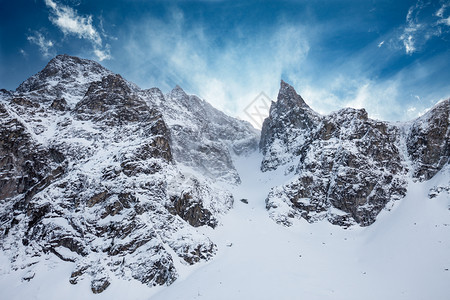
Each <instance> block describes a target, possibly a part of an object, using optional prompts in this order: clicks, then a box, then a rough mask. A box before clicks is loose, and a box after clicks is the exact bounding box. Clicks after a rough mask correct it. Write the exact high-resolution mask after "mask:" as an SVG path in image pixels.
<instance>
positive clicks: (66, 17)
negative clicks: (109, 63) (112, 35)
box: [45, 0, 111, 61]
mask: <svg viewBox="0 0 450 300" xmlns="http://www.w3.org/2000/svg"><path fill="white" fill-rule="evenodd" d="M45 4H46V6H47V7H48V8H50V11H51V15H50V17H49V18H50V21H51V22H52V23H53V24H54V25H55V26H57V27H58V28H59V29H60V30H61V31H62V32H63V33H64V35H75V36H77V37H78V38H80V39H86V40H88V41H89V42H90V43H91V44H92V46H93V48H94V54H95V55H96V56H97V58H98V59H99V60H100V61H103V60H105V59H110V58H111V55H110V51H109V47H108V45H106V46H105V47H103V41H102V38H101V36H100V34H99V32H98V31H97V29H96V28H95V27H94V25H93V24H92V16H91V15H88V16H79V15H78V12H77V11H76V10H74V9H73V8H71V7H69V6H66V5H62V4H58V3H56V2H55V1H53V0H45Z"/></svg>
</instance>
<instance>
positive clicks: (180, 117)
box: [0, 55, 449, 293]
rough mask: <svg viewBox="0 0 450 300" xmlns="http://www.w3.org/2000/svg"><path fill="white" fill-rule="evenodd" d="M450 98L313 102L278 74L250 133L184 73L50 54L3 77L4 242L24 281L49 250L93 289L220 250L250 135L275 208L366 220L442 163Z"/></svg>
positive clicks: (167, 276) (149, 280) (276, 215)
mask: <svg viewBox="0 0 450 300" xmlns="http://www.w3.org/2000/svg"><path fill="white" fill-rule="evenodd" d="M448 110H449V100H445V101H442V102H440V103H439V104H438V105H436V106H435V107H434V108H433V109H431V110H430V111H429V112H428V113H427V114H425V115H424V116H422V117H421V118H418V119H416V120H413V121H411V122H408V123H405V124H404V125H403V126H399V125H398V124H397V125H395V124H392V123H389V122H383V121H378V120H372V119H370V118H368V116H367V112H366V111H365V110H364V109H359V110H358V109H352V108H344V109H342V110H339V111H337V112H333V113H331V114H329V115H327V116H322V115H320V114H318V113H316V112H314V111H313V110H312V109H311V108H310V107H309V106H308V105H307V103H306V102H305V101H304V100H303V98H302V97H301V96H300V95H299V94H297V92H296V91H295V89H294V88H293V87H292V86H290V85H289V84H287V83H286V82H284V81H281V83H280V93H279V101H277V102H273V103H272V105H271V108H270V115H269V117H268V118H267V119H266V120H265V121H264V124H263V129H262V131H261V132H258V131H257V130H255V129H254V128H253V127H252V126H251V125H250V123H248V122H244V121H240V120H237V119H234V118H232V117H229V116H227V115H226V114H224V113H223V112H221V111H219V110H217V109H215V108H214V107H212V106H211V104H209V103H208V102H207V101H205V100H202V99H200V98H199V97H197V96H194V95H188V94H186V93H185V92H184V91H183V90H182V89H181V87H179V86H176V87H175V88H174V89H173V90H172V91H170V92H169V93H167V94H164V93H163V92H162V91H161V90H160V89H158V88H151V89H140V88H139V87H138V86H136V85H135V84H133V83H131V82H128V81H127V80H126V79H124V78H123V77H122V76H121V75H118V74H114V73H113V72H111V71H109V70H107V69H105V68H104V67H102V66H101V65H100V64H98V63H96V62H92V61H89V60H85V59H80V58H77V57H72V56H68V55H58V56H57V57H55V58H54V59H52V60H51V61H50V62H49V63H48V65H47V66H46V67H45V68H44V69H43V70H42V71H41V72H38V73H37V74H35V75H33V76H31V77H30V78H29V79H27V80H25V81H24V82H23V83H22V84H21V85H20V86H19V87H18V88H17V90H16V91H6V90H1V91H0V115H1V117H2V118H1V121H0V124H1V128H0V130H1V131H0V142H1V143H0V191H1V192H0V203H1V206H2V208H1V209H0V222H1V224H2V229H3V230H2V232H0V248H1V249H2V251H3V252H4V254H5V255H6V256H7V257H8V260H9V261H10V262H9V267H10V269H11V270H13V271H18V270H26V272H25V275H24V276H23V278H22V280H23V281H29V280H32V278H33V277H34V275H35V272H37V271H36V270H37V269H38V268H37V267H36V266H38V265H39V264H43V263H44V264H45V261H46V260H47V259H49V257H54V256H56V257H57V258H58V259H60V260H62V261H66V262H69V263H71V264H73V269H72V272H71V275H70V278H68V281H70V283H72V284H78V283H79V282H81V281H83V280H86V281H89V282H90V285H91V290H92V292H94V293H101V292H103V291H104V290H106V289H107V288H108V287H109V286H110V284H112V283H113V282H114V279H115V278H120V279H124V280H136V281H138V282H141V283H143V284H147V285H149V286H155V285H169V284H171V283H173V282H174V281H175V280H176V279H177V278H178V277H179V269H180V266H189V265H194V264H198V263H199V262H204V261H208V260H211V259H212V258H213V257H214V256H215V255H216V253H217V252H218V251H219V249H218V247H219V246H218V245H217V244H216V243H215V241H214V240H213V239H212V238H211V236H210V231H208V230H209V229H208V230H203V229H202V228H206V227H208V228H211V229H213V228H217V226H220V223H221V218H222V216H223V215H224V214H227V213H228V212H229V211H230V210H231V209H232V208H233V207H234V206H235V202H236V200H237V199H238V198H236V195H240V194H237V193H236V192H235V191H236V190H238V189H242V187H241V174H240V173H239V172H238V168H237V166H236V161H237V160H238V161H240V162H241V163H242V161H245V158H246V157H248V156H252V155H253V156H254V155H255V153H256V152H257V151H258V149H259V150H260V151H261V153H262V159H261V168H260V169H261V170H262V171H263V172H264V173H267V174H268V175H267V178H270V176H272V175H271V174H274V175H273V176H276V177H277V178H276V180H275V181H276V182H277V184H275V183H274V181H267V182H264V183H261V184H264V185H265V187H264V189H266V188H267V189H269V188H270V189H269V193H268V195H267V197H266V199H265V201H266V204H265V206H266V209H267V212H268V216H270V217H271V218H272V219H273V220H274V221H276V222H278V223H281V224H284V225H287V226H290V225H292V224H293V223H294V221H295V220H306V221H308V222H311V223H312V222H316V221H320V220H328V221H330V222H331V223H332V224H335V225H340V226H342V227H344V228H348V227H350V226H354V225H358V224H359V225H361V226H368V225H370V224H372V223H373V222H375V220H376V218H377V216H378V214H379V213H380V212H381V211H382V210H385V209H389V206H390V204H391V203H392V202H393V201H395V200H400V199H402V198H403V197H404V196H405V194H406V192H407V189H408V184H407V183H408V178H409V176H413V177H414V178H415V179H416V180H417V181H427V180H429V179H431V178H433V176H435V174H437V173H438V172H440V170H442V169H443V168H446V166H448V159H449V145H448V140H449V138H448V137H449V129H448V118H449V117H448V114H449V113H448ZM252 159H253V158H252ZM240 167H241V170H242V166H240ZM247 176H248V174H247ZM283 182H284V183H283ZM273 185H275V186H273ZM252 188H256V187H252ZM447 191H448V187H436V190H435V191H430V195H433V197H435V196H436V195H438V194H439V193H442V192H444V193H445V192H447ZM432 193H433V194H432ZM241 197H242V196H241ZM430 197H431V196H430ZM241 200H242V203H245V200H246V199H244V198H242V199H241ZM259 200H260V201H261V202H264V199H259ZM239 202H241V201H239ZM200 229H202V230H200ZM227 247H231V246H227ZM181 268H183V267H181Z"/></svg>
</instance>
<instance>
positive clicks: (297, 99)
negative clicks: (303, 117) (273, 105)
mask: <svg viewBox="0 0 450 300" xmlns="http://www.w3.org/2000/svg"><path fill="white" fill-rule="evenodd" d="M277 103H278V105H277V106H278V107H280V106H283V107H286V108H289V107H292V106H295V107H302V108H309V106H308V105H307V104H306V102H305V101H304V100H303V98H302V97H301V96H300V95H299V94H297V92H296V91H295V89H294V88H293V87H292V86H291V85H290V84H288V83H286V82H285V81H283V80H281V83H280V91H279V92H278V97H277Z"/></svg>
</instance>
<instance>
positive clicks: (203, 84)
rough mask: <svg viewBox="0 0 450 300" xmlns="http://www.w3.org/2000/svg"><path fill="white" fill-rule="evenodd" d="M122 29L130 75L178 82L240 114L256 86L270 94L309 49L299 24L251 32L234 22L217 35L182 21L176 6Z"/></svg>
mask: <svg viewBox="0 0 450 300" xmlns="http://www.w3.org/2000/svg"><path fill="white" fill-rule="evenodd" d="M126 30H127V33H128V36H127V40H124V44H125V45H126V48H125V51H126V53H124V54H123V55H124V56H126V57H128V58H130V61H131V65H130V68H129V70H130V74H129V75H128V76H129V78H131V80H133V81H136V82H137V83H138V84H139V85H141V86H143V87H150V86H151V85H153V84H155V82H157V83H158V84H159V85H160V87H161V88H163V89H166V90H167V89H170V88H171V87H173V86H174V85H175V84H178V85H180V86H182V87H183V88H184V89H186V91H187V92H190V93H195V94H197V95H199V96H200V97H201V98H203V99H207V100H208V101H209V102H210V103H211V104H213V105H214V106H215V107H217V108H219V109H221V110H223V111H225V112H227V113H229V114H231V115H234V116H239V117H241V118H245V119H247V115H246V114H245V111H244V108H245V107H246V106H247V105H248V104H249V103H250V102H251V101H252V100H253V99H254V98H255V97H257V96H258V95H259V94H260V93H261V92H262V91H264V92H265V93H266V94H268V95H269V96H270V97H272V98H276V94H277V91H278V87H279V86H278V84H279V82H280V79H281V78H285V79H287V78H286V77H289V76H290V74H292V73H293V70H294V69H298V68H300V67H301V65H302V62H303V61H304V59H305V57H306V55H307V53H308V51H309V44H308V39H307V35H306V34H305V32H304V30H303V28H301V27H300V26H294V25H288V24H283V23H280V24H279V26H277V27H276V28H275V29H271V30H270V31H269V30H268V31H267V32H264V34H254V35H251V34H249V33H248V32H247V29H246V28H243V27H236V28H233V29H232V30H233V31H234V32H233V36H234V38H233V39H226V40H223V39H221V38H222V37H221V36H218V35H215V34H213V33H211V32H210V31H208V28H207V27H206V26H203V25H202V24H201V23H200V22H197V23H195V24H192V23H187V22H186V20H185V17H184V14H183V12H182V11H181V10H178V9H173V11H172V13H171V15H170V17H169V18H167V19H164V20H157V19H150V20H146V22H145V23H143V22H140V23H136V24H134V25H133V26H132V27H131V28H127V29H126ZM130 32H131V34H129V33H130ZM121 39H122V40H123V39H124V38H123V37H122V38H121ZM219 44H220V46H218V45H219ZM211 48H213V50H212V49H211ZM143 65H145V66H147V67H146V68H142V67H141V66H143ZM155 69H156V70H158V71H156V72H155ZM148 70H150V71H151V72H149V73H145V72H146V71H148ZM144 78H145V80H143V79H144ZM161 83H162V84H161Z"/></svg>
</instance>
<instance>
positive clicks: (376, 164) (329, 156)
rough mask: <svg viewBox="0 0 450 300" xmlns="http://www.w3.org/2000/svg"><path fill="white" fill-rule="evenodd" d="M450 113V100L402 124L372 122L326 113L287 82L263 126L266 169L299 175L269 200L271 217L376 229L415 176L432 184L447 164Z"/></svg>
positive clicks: (362, 115)
mask: <svg viewBox="0 0 450 300" xmlns="http://www.w3.org/2000/svg"><path fill="white" fill-rule="evenodd" d="M448 111H449V100H446V101H443V102H441V103H440V104H439V105H437V106H436V107H435V108H433V109H432V110H431V111H430V112H428V113H427V114H426V115H425V116H423V117H421V118H419V119H417V120H415V121H413V122H411V123H408V124H402V125H397V124H391V123H388V122H381V121H376V120H372V119H369V118H368V117H367V113H366V111H365V110H364V109H361V110H356V109H351V108H346V109H342V110H340V111H337V112H335V113H332V114H330V115H328V116H321V115H319V114H317V113H315V112H314V111H313V110H311V108H309V107H308V106H307V105H306V103H305V102H304V101H303V99H302V98H301V97H300V96H299V95H298V94H297V93H296V92H295V90H294V89H293V88H292V87H291V86H289V85H288V84H286V83H284V82H282V83H281V88H280V92H279V95H278V101H277V102H275V103H272V106H271V109H270V116H269V118H268V119H266V121H265V122H264V124H263V129H262V133H261V142H260V150H261V151H262V153H263V155H264V158H263V161H262V164H261V170H262V171H269V170H274V169H277V168H285V173H286V174H288V173H293V174H294V175H293V176H292V178H291V180H290V182H289V183H287V184H285V185H283V186H277V187H274V188H273V189H272V190H271V192H270V194H269V195H268V197H267V199H266V206H267V209H268V210H269V212H270V215H271V217H272V218H274V219H275V220H276V221H277V222H281V223H284V224H286V225H289V224H291V223H292V219H293V218H304V219H306V220H308V221H309V222H314V221H316V220H320V219H328V220H329V221H330V222H331V223H333V224H339V225H342V226H350V225H351V224H354V223H358V224H360V225H363V226H367V225H370V224H372V223H373V222H374V221H375V219H376V216H377V215H378V213H379V212H380V211H381V210H382V209H383V208H385V206H386V204H387V203H388V202H389V201H392V200H398V199H400V198H402V197H403V196H404V195H405V193H406V189H407V178H408V176H409V174H412V176H413V177H414V178H416V179H419V180H424V179H430V178H431V177H432V176H433V175H434V174H436V173H437V172H438V171H439V170H440V169H441V168H442V167H443V166H444V165H445V164H448V157H449V146H448V140H449V130H448V123H449V122H448Z"/></svg>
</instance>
